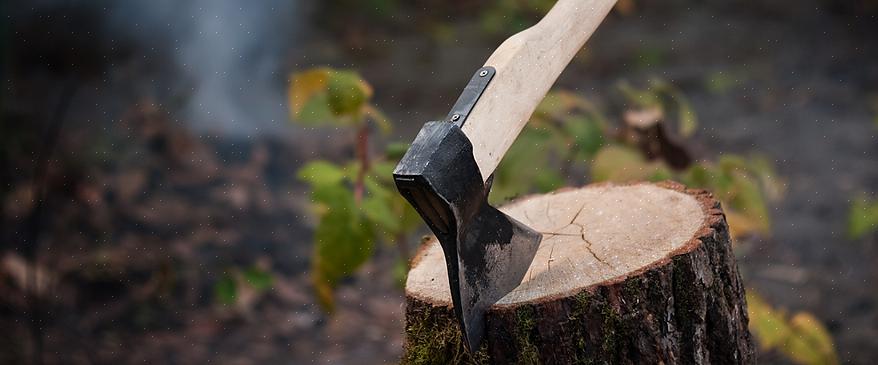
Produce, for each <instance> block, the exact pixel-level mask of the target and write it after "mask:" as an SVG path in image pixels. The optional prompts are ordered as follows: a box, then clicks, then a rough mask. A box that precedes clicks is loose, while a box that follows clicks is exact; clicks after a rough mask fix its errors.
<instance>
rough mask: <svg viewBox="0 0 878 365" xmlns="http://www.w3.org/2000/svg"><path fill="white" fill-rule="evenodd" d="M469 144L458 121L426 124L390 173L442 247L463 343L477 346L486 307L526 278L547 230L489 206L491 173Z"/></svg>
mask: <svg viewBox="0 0 878 365" xmlns="http://www.w3.org/2000/svg"><path fill="white" fill-rule="evenodd" d="M472 150H473V147H472V143H470V141H469V139H468V138H467V137H466V135H465V134H464V133H463V131H462V130H461V129H460V127H459V126H458V125H456V124H454V123H449V122H429V123H427V124H426V125H424V127H423V128H422V129H421V131H420V132H419V133H418V136H417V137H415V141H414V142H413V143H412V146H411V147H410V148H409V150H408V151H407V152H406V154H405V156H404V157H403V158H402V160H401V161H400V162H399V165H397V167H396V170H394V172H393V176H394V180H395V182H396V186H397V188H398V189H399V191H400V193H401V194H402V195H403V196H404V197H405V198H406V200H408V201H409V203H411V204H412V206H414V207H415V210H417V212H418V213H419V214H420V215H421V217H422V218H423V219H424V221H426V223H427V225H428V226H429V227H430V229H431V230H432V231H433V233H434V234H436V237H437V238H438V239H439V243H440V244H441V245H442V250H443V252H444V253H445V264H446V267H447V270H448V283H449V286H450V288H451V299H452V302H453V304H454V312H455V315H456V316H457V320H458V323H459V324H460V327H461V330H462V332H463V336H464V341H463V342H464V343H465V344H466V347H467V348H468V349H469V350H470V351H476V350H478V347H479V343H480V342H481V339H482V335H483V333H484V329H485V311H486V310H487V309H488V308H490V307H491V305H493V304H494V303H496V302H497V301H498V300H499V299H500V298H502V297H503V296H505V295H506V294H507V293H509V292H510V291H512V289H515V288H516V287H517V286H518V285H519V284H520V283H521V280H522V278H523V277H524V274H525V272H527V269H528V267H530V263H531V261H533V257H534V255H535V254H536V251H537V248H538V247H539V244H540V240H541V239H542V236H541V235H540V233H538V232H536V231H534V230H533V229H531V228H529V227H527V226H525V225H524V224H522V223H521V222H519V221H517V220H515V219H513V218H511V217H509V216H507V215H506V214H503V213H502V212H500V211H499V210H497V209H496V208H494V207H492V206H490V205H488V200H487V199H488V193H489V192H490V189H491V182H492V178H488V180H487V182H485V181H484V179H483V178H482V176H481V173H480V172H479V167H478V165H477V164H476V162H475V159H474V158H473V153H472Z"/></svg>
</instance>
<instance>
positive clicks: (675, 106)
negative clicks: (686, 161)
mask: <svg viewBox="0 0 878 365" xmlns="http://www.w3.org/2000/svg"><path fill="white" fill-rule="evenodd" d="M619 90H620V91H621V92H622V94H623V95H624V96H625V99H626V100H627V101H628V104H629V107H630V108H631V109H634V110H638V111H641V112H651V113H650V114H653V115H657V116H658V119H659V120H663V121H667V120H668V119H675V120H676V122H677V133H679V134H680V136H682V137H684V138H688V137H691V136H692V135H693V134H695V129H696V128H697V127H698V121H697V119H696V117H695V111H694V110H693V109H692V104H690V103H689V100H688V99H686V97H685V96H683V93H682V92H681V91H680V89H678V88H677V87H676V86H674V85H673V84H671V83H669V82H667V81H665V80H661V79H651V80H649V84H648V86H647V87H646V88H644V89H638V88H635V87H633V86H631V85H630V84H628V83H624V82H623V83H621V84H620V85H619Z"/></svg>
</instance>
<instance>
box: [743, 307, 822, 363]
mask: <svg viewBox="0 0 878 365" xmlns="http://www.w3.org/2000/svg"><path fill="white" fill-rule="evenodd" d="M747 311H748V313H749V316H750V330H751V331H752V332H753V334H754V335H755V336H756V340H757V342H758V343H759V348H760V349H761V350H763V351H772V350H774V351H779V352H780V353H782V354H784V355H785V356H786V357H788V358H789V359H791V360H793V361H794V362H796V363H798V364H803V365H824V364H838V355H837V354H836V353H835V345H834V344H833V341H832V337H831V336H830V335H829V331H827V330H826V327H824V326H823V325H822V324H821V323H820V321H819V320H817V318H815V317H814V316H813V315H812V314H810V313H807V312H797V313H795V314H793V315H792V316H788V315H787V313H785V312H784V311H783V310H779V309H776V308H772V307H771V306H770V305H769V304H768V303H767V302H766V301H765V300H764V299H762V297H760V296H759V295H757V294H755V293H754V292H753V290H748V291H747Z"/></svg>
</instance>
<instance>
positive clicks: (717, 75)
mask: <svg viewBox="0 0 878 365" xmlns="http://www.w3.org/2000/svg"><path fill="white" fill-rule="evenodd" d="M741 84H743V78H742V76H741V73H731V72H728V71H716V72H712V73H710V74H709V75H708V76H707V78H706V79H705V80H704V86H705V88H706V89H707V91H710V92H711V93H713V94H725V93H727V92H729V91H730V90H732V89H733V88H735V87H737V86H740V85H741Z"/></svg>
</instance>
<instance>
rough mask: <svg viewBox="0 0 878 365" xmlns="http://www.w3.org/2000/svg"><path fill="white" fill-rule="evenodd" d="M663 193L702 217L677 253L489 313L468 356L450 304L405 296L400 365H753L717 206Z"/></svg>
mask: <svg viewBox="0 0 878 365" xmlns="http://www.w3.org/2000/svg"><path fill="white" fill-rule="evenodd" d="M659 186H661V187H662V188H665V189H671V190H676V191H679V192H682V193H685V194H688V195H690V196H693V197H694V198H696V199H697V200H698V202H699V203H700V204H701V206H702V208H703V211H704V219H703V223H702V224H701V227H700V228H699V229H698V230H697V232H696V233H695V234H694V236H693V237H692V239H691V240H690V241H689V242H687V243H686V244H685V245H683V246H682V247H681V248H680V249H677V250H674V251H672V252H669V253H668V256H667V257H666V258H665V259H662V260H658V261H656V262H653V263H651V264H648V265H645V266H644V267H642V268H641V269H640V270H635V271H632V272H630V273H629V274H626V275H622V276H619V277H616V278H613V279H610V280H605V281H603V282H599V283H596V284H591V285H588V286H585V287H583V288H581V289H580V290H576V291H574V292H570V293H566V294H565V295H560V296H551V297H545V298H538V299H536V300H529V301H526V302H521V303H512V304H505V305H495V306H494V307H493V308H492V309H491V310H490V311H489V312H488V314H487V331H486V335H485V340H484V341H483V344H482V347H481V349H480V351H479V352H478V353H476V354H475V355H472V356H471V355H469V354H467V353H466V352H465V351H464V349H463V347H462V343H461V338H460V332H459V328H458V326H457V324H456V322H455V320H454V314H453V311H452V308H451V307H450V305H448V303H447V302H442V301H431V300H430V299H429V298H424V296H423V295H412V294H411V293H408V292H407V295H406V296H407V300H406V345H405V353H404V355H403V362H404V363H435V364H444V363H498V364H508V363H524V364H537V363H546V364H567V363H590V364H591V363H594V364H661V363H664V364H676V363H682V364H708V363H710V364H739V363H753V362H755V355H754V345H753V342H752V340H751V337H750V333H749V332H748V330H747V323H748V318H747V308H746V303H745V299H744V288H743V286H742V283H741V278H740V275H739V274H738V271H737V267H736V265H735V257H734V255H733V253H732V250H731V245H730V239H729V231H728V226H727V224H726V220H725V216H724V214H723V212H722V209H721V208H720V205H719V203H718V202H717V201H716V200H714V199H713V198H712V196H711V195H710V194H709V193H707V192H705V191H702V190H690V189H685V188H684V187H683V186H681V185H679V184H675V183H663V184H660V185H659ZM539 198H540V197H539V196H537V197H529V198H526V199H539ZM622 204H624V202H623V203H622ZM416 260H417V258H416ZM416 264H417V262H416ZM571 280H573V279H572V278H571Z"/></svg>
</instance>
